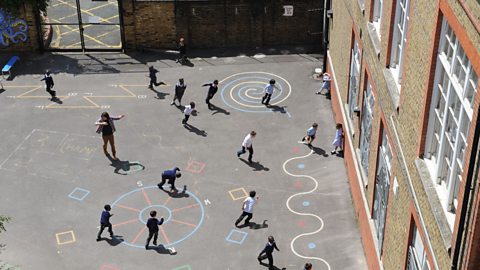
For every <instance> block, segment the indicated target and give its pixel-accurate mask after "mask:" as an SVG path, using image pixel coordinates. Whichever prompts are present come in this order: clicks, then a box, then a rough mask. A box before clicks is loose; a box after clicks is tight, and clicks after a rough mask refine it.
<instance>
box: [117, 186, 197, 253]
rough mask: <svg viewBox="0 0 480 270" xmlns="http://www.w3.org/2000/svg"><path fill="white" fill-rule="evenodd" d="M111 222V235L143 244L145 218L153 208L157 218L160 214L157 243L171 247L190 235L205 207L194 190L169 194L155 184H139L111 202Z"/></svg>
mask: <svg viewBox="0 0 480 270" xmlns="http://www.w3.org/2000/svg"><path fill="white" fill-rule="evenodd" d="M111 206H112V213H114V217H112V219H114V221H115V222H112V225H113V231H114V232H115V235H120V236H122V237H123V242H122V243H123V244H125V245H127V246H131V247H136V248H145V240H146V239H147V236H148V228H147V227H146V224H147V220H148V218H150V212H151V211H153V210H155V211H156V212H157V218H158V219H160V218H161V217H163V218H164V223H163V225H161V226H159V229H160V230H159V233H158V243H159V244H162V245H163V246H164V247H165V248H170V247H173V246H175V245H177V244H179V243H180V242H182V241H184V240H186V239H187V238H189V237H190V236H192V235H193V234H194V233H195V232H196V231H197V230H198V229H199V228H200V226H201V225H202V223H203V219H204V214H205V210H204V208H203V205H202V203H201V201H200V199H198V197H197V196H195V194H193V193H191V192H189V191H185V192H182V191H179V193H177V194H176V195H174V196H173V197H172V196H170V195H168V194H166V193H165V192H163V191H161V190H159V189H158V187H157V186H148V187H141V188H138V189H135V190H132V191H130V192H127V193H125V194H123V195H121V196H120V197H118V198H117V199H116V200H115V201H114V202H113V203H112V205H111Z"/></svg>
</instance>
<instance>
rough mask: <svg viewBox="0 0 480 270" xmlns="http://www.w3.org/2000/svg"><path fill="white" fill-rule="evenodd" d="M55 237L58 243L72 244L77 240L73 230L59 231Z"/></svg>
mask: <svg viewBox="0 0 480 270" xmlns="http://www.w3.org/2000/svg"><path fill="white" fill-rule="evenodd" d="M55 238H56V239H57V245H65V244H71V243H75V241H77V239H76V238H75V234H74V233H73V231H68V232H61V233H57V234H55Z"/></svg>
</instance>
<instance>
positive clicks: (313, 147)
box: [309, 146, 328, 157]
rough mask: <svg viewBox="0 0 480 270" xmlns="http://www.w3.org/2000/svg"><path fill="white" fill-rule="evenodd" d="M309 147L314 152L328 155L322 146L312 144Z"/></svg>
mask: <svg viewBox="0 0 480 270" xmlns="http://www.w3.org/2000/svg"><path fill="white" fill-rule="evenodd" d="M309 148H310V149H312V150H313V152H314V153H315V154H317V155H320V156H324V157H328V153H327V152H326V151H325V150H323V149H322V148H320V147H315V146H311V147H309Z"/></svg>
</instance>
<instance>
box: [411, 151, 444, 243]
mask: <svg viewBox="0 0 480 270" xmlns="http://www.w3.org/2000/svg"><path fill="white" fill-rule="evenodd" d="M415 167H416V168H417V172H418V174H419V175H420V179H421V182H422V185H423V189H424V190H425V193H426V194H427V198H428V202H429V204H430V208H431V209H432V213H433V216H434V217H435V221H436V222H437V226H438V229H439V230H440V234H441V236H442V240H443V245H444V246H445V249H447V250H448V249H449V248H450V242H451V241H452V229H451V228H450V225H449V223H448V220H447V217H446V216H445V212H444V209H443V206H442V204H441V202H440V200H439V199H438V196H437V191H436V190H435V184H434V183H433V182H432V178H431V176H430V172H429V171H428V167H427V164H426V163H425V161H424V160H422V159H419V158H417V159H416V160H415Z"/></svg>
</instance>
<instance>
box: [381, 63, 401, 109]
mask: <svg viewBox="0 0 480 270" xmlns="http://www.w3.org/2000/svg"><path fill="white" fill-rule="evenodd" d="M383 77H384V78H385V82H386V83H387V90H388V93H389V94H390V98H391V99H392V103H393V106H394V108H395V110H396V111H398V107H399V106H400V87H399V85H398V84H397V82H396V81H395V79H394V77H393V74H392V71H391V70H390V69H389V68H384V69H383Z"/></svg>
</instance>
